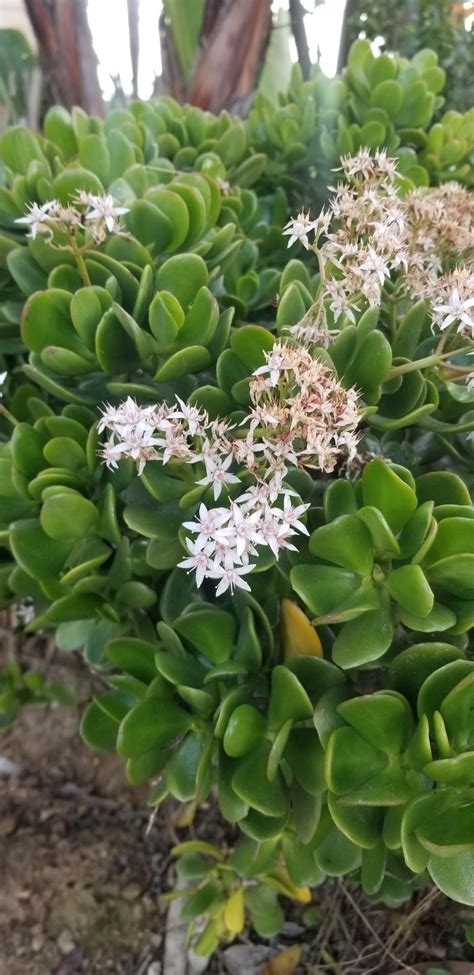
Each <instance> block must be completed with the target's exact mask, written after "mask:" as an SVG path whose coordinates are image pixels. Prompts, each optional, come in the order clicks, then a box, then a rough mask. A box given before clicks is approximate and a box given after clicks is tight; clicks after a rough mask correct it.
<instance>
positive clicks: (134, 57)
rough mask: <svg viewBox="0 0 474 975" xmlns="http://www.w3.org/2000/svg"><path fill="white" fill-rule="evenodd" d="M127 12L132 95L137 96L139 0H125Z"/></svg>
mask: <svg viewBox="0 0 474 975" xmlns="http://www.w3.org/2000/svg"><path fill="white" fill-rule="evenodd" d="M127 14H128V36H129V41H130V60H131V62H132V91H133V97H134V98H138V63H139V59H140V37H139V33H138V18H139V15H140V0H127Z"/></svg>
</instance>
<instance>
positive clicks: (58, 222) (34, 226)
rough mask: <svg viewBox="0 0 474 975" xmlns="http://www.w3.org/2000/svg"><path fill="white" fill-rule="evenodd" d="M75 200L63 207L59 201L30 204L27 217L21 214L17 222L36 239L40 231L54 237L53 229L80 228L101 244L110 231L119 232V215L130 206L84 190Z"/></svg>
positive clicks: (60, 230)
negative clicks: (121, 204) (70, 204)
mask: <svg viewBox="0 0 474 975" xmlns="http://www.w3.org/2000/svg"><path fill="white" fill-rule="evenodd" d="M73 202H74V205H73V206H63V205H62V204H61V203H59V202H58V200H48V201H47V202H46V203H41V204H39V203H31V204H30V205H29V207H28V213H27V214H26V216H24V217H18V218H17V219H16V220H15V223H20V224H24V225H25V226H26V227H28V228H29V233H28V236H29V237H31V238H32V239H33V240H35V238H36V237H37V236H38V234H43V235H45V236H46V237H48V238H49V239H50V240H52V238H53V235H54V231H59V232H60V233H71V232H74V233H75V232H77V231H78V230H81V231H86V232H88V233H90V235H91V237H92V240H93V241H94V243H96V244H100V243H102V241H103V240H105V237H106V235H107V233H110V234H112V233H118V232H120V230H121V225H120V221H119V219H118V218H119V217H121V216H123V214H125V213H128V207H121V206H116V205H115V203H114V200H113V197H112V196H110V195H107V196H96V195H95V194H94V193H86V192H85V191H84V190H82V191H81V192H80V193H79V195H78V197H77V198H76V199H75V200H74V201H73Z"/></svg>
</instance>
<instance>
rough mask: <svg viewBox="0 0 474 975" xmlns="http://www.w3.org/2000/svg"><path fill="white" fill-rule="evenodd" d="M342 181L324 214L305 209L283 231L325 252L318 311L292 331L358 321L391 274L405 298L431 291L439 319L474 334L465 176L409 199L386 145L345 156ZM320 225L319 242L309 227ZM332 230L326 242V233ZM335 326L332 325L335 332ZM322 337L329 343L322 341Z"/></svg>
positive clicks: (472, 214) (471, 232) (472, 209)
mask: <svg viewBox="0 0 474 975" xmlns="http://www.w3.org/2000/svg"><path fill="white" fill-rule="evenodd" d="M340 171H342V174H343V177H344V178H343V181H341V182H340V183H339V184H338V186H337V187H336V189H335V190H334V197H333V199H332V200H331V202H330V205H329V210H328V211H327V212H322V213H321V214H320V216H319V217H318V218H317V219H316V220H311V219H310V215H309V213H308V214H305V213H304V212H302V213H300V214H298V216H297V217H296V218H295V220H290V221H289V223H288V224H287V226H286V227H285V229H284V231H283V233H284V234H288V235H290V244H291V243H294V242H295V241H296V240H297V239H299V240H300V241H301V242H302V243H303V246H304V247H305V248H306V249H312V250H313V251H314V252H315V254H316V255H317V257H318V263H319V269H320V277H321V284H320V292H319V295H318V298H317V301H316V303H315V305H314V306H313V308H312V309H311V310H310V314H308V316H306V318H307V319H308V320H306V319H304V320H303V321H302V322H301V323H298V325H297V326H294V327H293V329H292V334H293V335H294V336H295V337H297V336H298V337H299V338H303V339H304V340H305V341H313V342H315V343H316V342H317V341H319V338H316V337H315V338H314V339H312V338H311V329H312V327H313V328H314V329H315V330H316V334H317V335H319V333H322V334H323V335H324V334H326V335H328V331H327V327H326V330H325V326H326V321H325V316H326V310H325V309H326V305H329V307H330V310H331V312H332V315H333V317H334V320H335V321H337V320H338V319H339V318H340V316H342V315H345V316H346V317H347V318H348V319H349V320H350V321H353V322H354V321H355V313H356V312H357V311H359V310H360V308H361V306H362V305H367V304H368V305H369V307H372V308H373V307H376V306H377V305H379V304H380V302H381V299H382V293H383V289H384V286H385V284H386V283H387V281H388V279H391V280H392V282H393V283H394V284H395V285H396V289H397V295H398V296H399V297H403V296H405V297H413V298H425V299H427V300H428V301H429V302H430V303H431V307H432V312H433V324H434V326H435V327H438V328H440V329H441V330H445V329H446V328H448V327H450V326H451V325H452V326H453V329H454V328H455V329H456V330H457V331H458V332H462V333H463V334H464V335H467V336H468V337H469V338H472V337H473V336H474V311H473V308H474V299H473V297H472V294H473V273H474V268H473V254H474V198H473V194H472V193H470V192H469V191H468V190H466V189H465V188H463V187H461V186H460V185H459V184H457V183H446V184H444V185H442V186H440V187H435V188H429V189H428V188H425V187H421V188H418V189H415V190H412V191H410V192H409V193H407V194H406V196H405V197H404V198H403V199H401V197H400V195H399V180H400V178H399V177H398V174H397V167H396V162H395V160H393V159H389V158H388V157H387V155H386V153H385V152H383V151H382V152H376V153H375V154H374V155H371V154H370V152H369V150H368V149H361V150H360V152H359V153H358V154H357V155H356V156H354V157H351V156H347V157H345V158H343V159H342V160H341V167H340ZM310 230H312V231H314V240H313V242H312V244H310V243H309V240H308V236H307V235H308V232H309V231H310ZM322 235H323V236H324V239H323V241H322V243H320V242H319V238H320V237H321V236H322ZM330 338H331V332H329V339H330ZM320 344H322V343H320Z"/></svg>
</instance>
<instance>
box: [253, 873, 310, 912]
mask: <svg viewBox="0 0 474 975" xmlns="http://www.w3.org/2000/svg"><path fill="white" fill-rule="evenodd" d="M263 880H264V881H265V883H266V884H268V886H269V887H273V889H274V890H277V891H278V893H279V894H284V895H285V897H292V898H293V900H296V901H300V902H301V903H302V904H309V903H310V901H311V891H310V889H309V887H298V886H297V884H294V883H293V881H292V880H291V877H290V876H289V874H288V873H287V871H286V870H285V868H284V867H277V868H276V869H275V870H272V872H271V873H270V874H267V875H266V876H265V877H263Z"/></svg>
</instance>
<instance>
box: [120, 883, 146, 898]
mask: <svg viewBox="0 0 474 975" xmlns="http://www.w3.org/2000/svg"><path fill="white" fill-rule="evenodd" d="M141 892H142V889H141V887H140V886H139V884H127V886H126V887H124V889H123V890H122V897H123V899H124V900H125V901H136V900H137V899H138V898H139V897H140V894H141Z"/></svg>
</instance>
